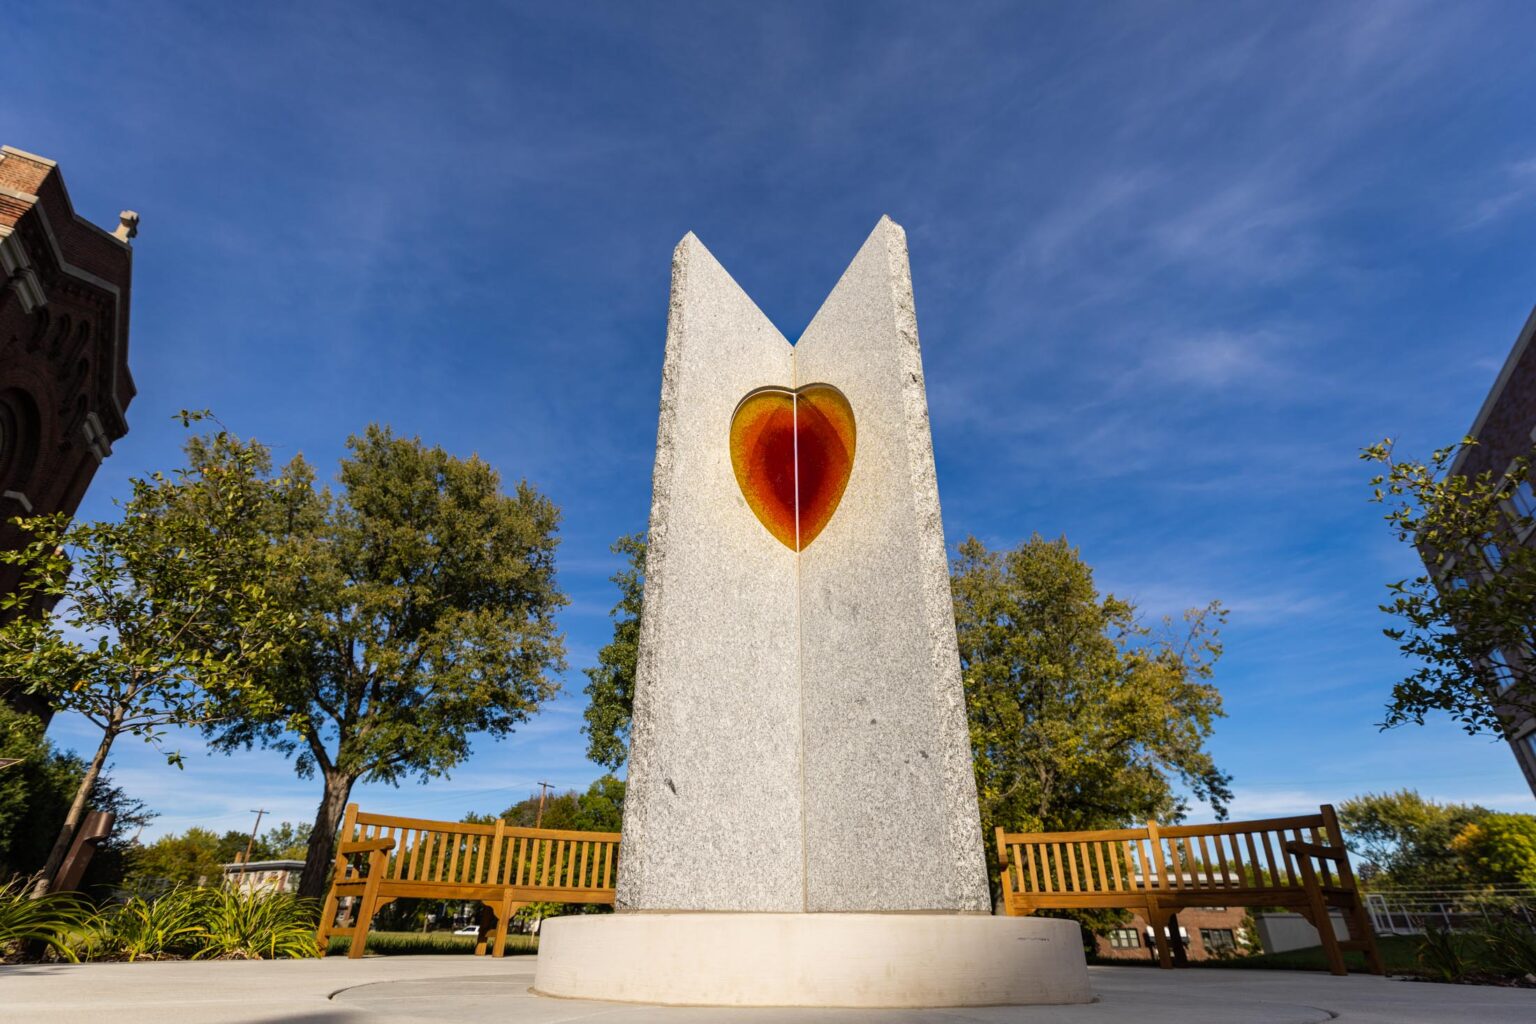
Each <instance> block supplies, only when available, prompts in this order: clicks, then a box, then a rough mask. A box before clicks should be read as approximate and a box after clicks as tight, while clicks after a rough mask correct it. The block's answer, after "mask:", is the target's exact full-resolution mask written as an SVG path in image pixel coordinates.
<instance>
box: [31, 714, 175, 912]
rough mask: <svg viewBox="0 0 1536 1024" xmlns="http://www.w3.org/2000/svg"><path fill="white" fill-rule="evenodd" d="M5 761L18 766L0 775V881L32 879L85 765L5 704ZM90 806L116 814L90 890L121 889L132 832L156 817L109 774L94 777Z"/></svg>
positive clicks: (87, 879)
mask: <svg viewBox="0 0 1536 1024" xmlns="http://www.w3.org/2000/svg"><path fill="white" fill-rule="evenodd" d="M0 757H4V758H17V759H19V761H20V763H19V764H14V765H12V766H11V767H9V768H6V769H4V770H0V879H4V878H7V877H9V876H11V875H21V876H24V877H25V876H31V875H33V874H35V873H37V872H38V871H39V870H41V869H42V867H43V864H44V862H45V861H46V860H47V858H48V852H49V850H50V849H51V847H52V845H53V841H54V838H55V837H56V836H57V835H58V833H59V829H60V827H61V826H62V825H63V823H64V818H65V815H66V814H67V813H68V811H69V806H70V803H71V801H72V800H73V798H74V795H75V792H76V791H77V790H78V789H79V787H80V782H81V780H82V779H83V778H84V777H85V773H86V768H87V765H86V763H85V761H83V760H81V759H80V758H79V757H77V756H76V755H74V754H72V753H68V752H65V751H61V750H58V749H57V748H56V747H54V745H53V744H52V743H50V742H49V741H48V740H47V739H46V738H45V737H44V735H43V725H42V722H41V721H40V720H38V719H37V718H35V717H33V716H32V715H28V714H24V713H21V712H17V711H13V710H12V709H11V708H10V707H8V706H6V705H5V704H4V703H0ZM87 803H88V805H89V806H90V807H93V808H95V809H97V810H101V811H107V812H109V813H111V814H112V815H113V825H112V831H111V833H110V834H109V835H108V836H107V838H106V839H105V840H104V841H103V842H101V843H100V844H99V845H98V846H97V848H96V852H95V854H94V855H93V856H92V858H91V862H90V864H89V865H88V866H87V867H86V870H85V875H84V876H83V878H82V879H81V883H80V885H81V888H82V889H83V890H85V891H86V892H92V893H94V892H98V891H101V890H104V889H110V888H112V887H115V886H117V885H118V884H120V883H121V882H122V880H123V877H124V874H125V872H126V864H125V861H126V857H127V855H128V853H129V852H130V851H131V849H132V840H133V837H134V834H135V832H137V830H138V829H139V828H140V827H141V826H143V825H145V824H148V822H149V821H150V820H151V819H153V817H154V815H153V814H152V813H151V812H150V811H148V810H147V809H146V808H145V806H144V804H143V802H142V801H139V800H135V799H133V798H131V797H129V796H128V795H127V794H126V793H124V792H123V790H122V789H121V788H120V787H118V786H116V785H114V784H113V782H112V779H111V776H110V774H109V773H108V771H106V770H103V771H102V772H101V773H100V774H99V775H98V776H97V778H96V782H95V783H94V785H93V786H92V787H91V791H90V793H89V794H88V797H87Z"/></svg>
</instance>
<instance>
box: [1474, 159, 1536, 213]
mask: <svg viewBox="0 0 1536 1024" xmlns="http://www.w3.org/2000/svg"><path fill="white" fill-rule="evenodd" d="M1533 204H1536V157H1529V158H1527V159H1524V160H1516V161H1514V162H1512V163H1509V164H1506V165H1504V166H1503V167H1501V168H1500V169H1499V172H1498V179H1497V181H1496V183H1495V185H1494V191H1493V193H1492V194H1491V195H1488V196H1485V197H1484V198H1483V199H1481V200H1479V201H1478V202H1477V203H1476V205H1474V206H1473V208H1472V211H1471V212H1470V213H1469V214H1467V217H1466V220H1465V221H1464V223H1463V226H1464V227H1466V228H1469V229H1471V228H1480V227H1483V226H1484V225H1487V224H1491V223H1493V222H1494V221H1498V220H1502V219H1505V218H1507V217H1509V216H1510V215H1511V214H1514V213H1516V212H1517V211H1519V210H1521V209H1524V208H1529V207H1530V206H1532V205H1533Z"/></svg>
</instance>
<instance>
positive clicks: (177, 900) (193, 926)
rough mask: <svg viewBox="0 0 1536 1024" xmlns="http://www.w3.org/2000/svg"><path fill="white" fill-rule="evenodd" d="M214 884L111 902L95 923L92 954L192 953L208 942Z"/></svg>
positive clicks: (86, 949) (149, 956)
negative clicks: (204, 936)
mask: <svg viewBox="0 0 1536 1024" xmlns="http://www.w3.org/2000/svg"><path fill="white" fill-rule="evenodd" d="M210 893H212V890H209V889H172V890H170V891H169V892H167V893H165V894H164V895H162V896H159V897H157V898H156V897H150V898H145V897H143V896H134V897H132V898H131V899H129V900H128V901H127V902H126V903H121V904H118V905H117V906H113V907H107V908H106V909H104V910H102V911H101V912H100V913H98V914H97V915H96V917H95V919H94V920H93V921H92V922H91V924H92V928H91V934H89V935H88V936H87V938H86V939H85V941H84V943H83V947H82V952H83V953H84V954H85V956H86V959H90V960H98V959H112V960H128V961H130V962H131V961H134V960H159V959H162V958H165V957H181V956H189V955H191V954H192V953H195V952H196V951H197V950H198V949H199V947H200V946H201V944H202V934H203V922H204V919H205V917H206V914H207V904H208V903H209V894H210Z"/></svg>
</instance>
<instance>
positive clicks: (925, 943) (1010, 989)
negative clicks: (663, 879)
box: [533, 913, 1093, 1007]
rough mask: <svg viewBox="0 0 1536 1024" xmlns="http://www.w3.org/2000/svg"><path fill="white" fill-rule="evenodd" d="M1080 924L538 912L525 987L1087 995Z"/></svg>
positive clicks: (623, 992)
mask: <svg viewBox="0 0 1536 1024" xmlns="http://www.w3.org/2000/svg"><path fill="white" fill-rule="evenodd" d="M1079 934H1080V933H1079V930H1078V926H1077V924H1076V923H1074V922H1072V921H1061V920H1054V919H1051V918H1043V917H983V916H980V915H961V914H633V913H632V914H603V915H592V916H580V917H559V918H552V919H550V920H547V921H545V922H544V924H543V927H542V928H541V929H540V933H539V960H538V968H537V971H536V973H535V974H534V981H533V990H534V991H535V992H537V993H539V994H540V995H547V996H563V997H566V998H572V999H605V1000H612V1001H615V1002H625V1003H665V1004H669V1005H674V1006H867V1007H878V1006H889V1007H936V1006H998V1005H1015V1004H1026V1003H1086V1002H1090V1001H1092V999H1093V992H1092V990H1091V989H1090V988H1089V987H1088V969H1087V965H1086V963H1085V961H1084V958H1083V947H1082V942H1081V940H1080V938H1079Z"/></svg>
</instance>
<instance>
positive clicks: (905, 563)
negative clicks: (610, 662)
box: [534, 218, 1091, 1006]
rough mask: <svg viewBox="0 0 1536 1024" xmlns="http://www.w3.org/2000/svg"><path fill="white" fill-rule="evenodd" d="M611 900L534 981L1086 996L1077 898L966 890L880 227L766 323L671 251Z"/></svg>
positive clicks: (917, 378) (1055, 999)
mask: <svg viewBox="0 0 1536 1024" xmlns="http://www.w3.org/2000/svg"><path fill="white" fill-rule="evenodd" d="M653 488H654V491H653V498H652V505H651V519H650V534H649V538H650V546H649V550H648V553H647V560H646V582H645V610H644V614H643V615H642V618H641V626H640V654H639V668H638V674H637V678H636V692H635V708H634V721H633V727H632V730H631V750H630V762H629V785H628V792H627V796H626V799H625V808H624V826H623V836H624V838H623V843H622V847H621V852H620V858H619V869H618V871H619V874H618V895H617V911H618V912H617V913H616V914H614V915H603V916H582V917H567V918H558V919H553V920H550V921H548V922H546V924H545V926H544V929H543V932H542V935H541V939H540V946H541V948H540V955H539V963H538V969H537V976H536V980H535V985H534V987H535V990H536V991H539V992H542V993H545V994H549V995H561V996H576V997H586V998H595V999H614V1000H627V1001H640V1002H660V1003H674V1004H714V1005H818V1006H950V1005H982V1004H1000V1003H1046V1002H1050V1003H1067V1002H1085V1001H1087V1000H1089V999H1090V998H1091V993H1090V991H1089V988H1088V981H1087V972H1086V967H1085V965H1084V958H1083V951H1082V947H1081V944H1080V941H1079V938H1078V928H1077V925H1076V924H1074V923H1072V922H1069V921H1059V920H1050V919H1044V918H1009V917H993V916H990V910H991V907H990V901H989V895H988V883H987V866H986V862H985V859H984V856H983V847H982V837H981V834H980V823H979V815H978V813H977V807H976V789H975V782H974V777H973V774H972V767H971V752H970V740H969V735H968V732H967V727H966V717H965V704H964V693H963V690H962V686H961V680H960V662H959V655H958V652H957V649H956V644H955V626H954V612H953V608H952V605H951V597H950V589H949V571H948V564H947V556H946V551H945V546H944V532H943V526H942V523H941V521H940V515H939V495H938V485H937V481H936V477H935V473H934V463H933V444H932V437H931V434H930V432H929V427H928V406H927V398H926V394H925V389H924V385H923V369H922V360H921V356H920V353H919V350H918V341H917V320H916V315H915V312H914V307H913V300H912V284H911V277H910V272H909V270H908V264H907V249H906V236H905V234H904V233H903V231H902V230H901V228H900V227H898V226H897V225H896V224H895V223H893V222H892V221H891V220H890V219H889V218H882V219H881V221H880V223H879V224H878V225H876V227H875V230H874V231H873V233H871V234H870V236H869V238H868V240H867V241H866V242H865V243H864V245H863V247H862V248H861V249H860V250H859V253H858V255H857V256H856V257H855V258H854V260H853V263H852V264H851V265H850V266H849V267H848V269H847V270H846V271H845V272H844V274H843V277H842V280H840V281H839V282H838V284H837V287H836V288H834V289H833V291H832V294H831V295H830V296H829V297H828V298H827V300H826V302H825V304H824V305H823V306H822V308H821V310H820V311H819V312H818V313H817V314H816V317H815V319H814V320H812V322H811V325H810V327H808V328H807V329H806V331H805V333H804V335H803V336H802V337H801V338H800V340H799V342H798V343H796V344H795V345H793V346H791V345H790V344H789V343H788V342H787V341H786V340H785V338H784V337H783V335H781V334H780V333H779V331H778V330H777V329H776V328H775V327H774V326H773V324H772V323H770V322H769V321H768V319H767V317H765V316H764V315H763V314H762V312H761V311H760V310H758V308H757V307H756V306H755V305H754V304H753V303H752V300H751V299H749V298H748V297H747V296H746V294H745V293H743V292H742V290H741V289H740V288H739V287H738V286H737V284H736V282H735V281H733V280H732V279H731V277H730V275H729V274H727V273H726V271H725V270H724V268H723V267H721V266H720V264H719V263H718V262H716V261H715V259H714V257H712V256H711V255H710V253H709V252H708V250H706V249H705V248H704V246H703V244H702V243H701V242H699V240H698V239H697V238H696V237H694V236H693V235H692V234H689V235H688V236H687V237H685V238H684V239H683V240H682V242H681V243H679V245H678V247H677V250H676V252H675V253H674V255H673V262H672V300H671V308H670V315H669V320H668V328H667V348H666V358H665V364H664V368H663V371H662V388H661V420H660V427H659V430H658V435H657V444H656V467H655V474H654V478H653Z"/></svg>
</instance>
